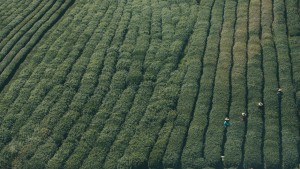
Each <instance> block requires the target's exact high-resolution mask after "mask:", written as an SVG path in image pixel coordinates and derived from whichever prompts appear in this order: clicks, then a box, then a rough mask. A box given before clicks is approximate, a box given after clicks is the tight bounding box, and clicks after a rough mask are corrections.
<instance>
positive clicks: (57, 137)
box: [29, 10, 116, 164]
mask: <svg viewBox="0 0 300 169" xmlns="http://www.w3.org/2000/svg"><path fill="white" fill-rule="evenodd" d="M104 11H105V10H104ZM91 12H92V11H91ZM98 18H99V17H98ZM100 18H101V17H100ZM95 19H96V18H95ZM98 20H99V19H98ZM97 22H99V21H97ZM89 23H92V22H89ZM89 27H90V28H91V30H95V29H96V28H97V24H96V25H95V26H89ZM87 30H88V31H89V30H90V29H87ZM88 31H87V32H84V33H86V35H89V34H90V33H92V32H90V33H89V32H88ZM91 36H93V34H91ZM87 37H90V36H87ZM89 42H90V41H89ZM85 47H87V48H88V47H89V46H85ZM88 50H92V49H89V48H88ZM84 56H85V52H83V54H82V55H81V57H80V58H79V60H77V62H76V64H75V65H74V66H73V67H72V71H71V72H70V74H69V75H68V78H67V80H66V82H65V87H66V89H67V88H74V89H75V90H76V91H77V90H78V89H77V88H78V86H79V84H80V79H81V78H80V77H81V76H82V75H80V72H82V73H84V71H85V68H84V67H85V66H84V63H86V64H87V63H88V60H87V61H86V62H85V61H84V58H85V57H84ZM89 56H90V55H87V57H89ZM110 56H111V57H113V56H116V55H115V54H111V55H110ZM77 64H78V65H77ZM77 66H78V67H77ZM76 74H77V75H76ZM69 82H70V83H69ZM113 82H114V81H113ZM113 82H112V83H113ZM76 93H79V92H78V91H77V92H76ZM76 99H77V98H76V95H75V97H73V100H72V102H71V104H70V105H69V109H68V111H69V112H70V113H71V114H72V113H73V112H72V111H74V112H75V114H76V115H72V118H73V121H72V120H70V121H69V123H66V122H65V120H64V117H66V119H68V118H67V117H68V116H69V113H67V114H65V115H64V117H62V119H61V120H60V121H59V122H58V123H57V125H56V126H55V128H54V129H53V135H52V136H51V138H52V139H50V143H51V141H52V140H53V141H54V142H55V143H56V145H57V146H60V145H61V143H62V141H63V140H64V139H65V138H66V134H67V133H68V132H69V130H70V129H71V127H72V125H73V124H74V123H75V122H76V120H77V119H78V118H79V116H80V114H78V113H77V111H80V109H81V108H82V106H83V104H82V102H81V101H82V99H81V98H80V95H79V100H76ZM73 103H74V104H73ZM80 105H81V106H80ZM78 106H80V107H78ZM50 143H45V144H44V145H47V144H50ZM44 145H42V146H40V147H39V149H37V151H36V153H35V156H37V157H39V156H38V155H36V154H40V153H44V152H43V151H42V150H43V146H44ZM39 150H41V151H39ZM53 152H55V151H53ZM48 154H49V153H48ZM35 156H33V157H32V159H31V161H32V164H35V160H36V159H35V158H34V157H35ZM50 157H51V156H50ZM47 158H49V157H48V156H46V157H45V158H43V160H44V162H47V161H48V160H49V159H47ZM65 158H67V157H65ZM40 160H41V159H40ZM29 162H30V161H29Z"/></svg>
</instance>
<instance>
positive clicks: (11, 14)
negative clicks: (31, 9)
mask: <svg viewBox="0 0 300 169" xmlns="http://www.w3.org/2000/svg"><path fill="white" fill-rule="evenodd" d="M31 2H32V1H31ZM28 6H30V1H22V2H20V1H17V0H15V1H5V2H3V3H1V6H0V16H1V17H0V18H1V21H2V22H1V23H0V28H1V30H2V28H5V26H7V25H8V24H9V23H10V22H11V21H13V20H14V18H15V17H16V16H17V15H18V14H20V13H22V12H23V11H24V9H26V7H28ZM6 20H7V21H6Z"/></svg>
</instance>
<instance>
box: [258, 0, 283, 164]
mask: <svg viewBox="0 0 300 169" xmlns="http://www.w3.org/2000/svg"><path fill="white" fill-rule="evenodd" d="M272 19H273V18H272V2H262V17H261V22H262V35H261V36H262V39H261V44H262V50H263V67H264V84H265V86H264V103H265V108H264V110H265V137H264V149H263V150H264V152H263V153H264V166H265V167H266V168H280V167H281V160H282V154H281V151H282V149H281V137H280V135H281V134H280V132H281V131H280V130H281V112H280V105H279V104H280V98H278V96H277V94H276V93H277V91H276V89H277V88H278V86H279V83H278V80H279V79H278V78H277V77H278V62H277V57H276V49H275V46H274V40H273V38H272V29H271V25H272Z"/></svg>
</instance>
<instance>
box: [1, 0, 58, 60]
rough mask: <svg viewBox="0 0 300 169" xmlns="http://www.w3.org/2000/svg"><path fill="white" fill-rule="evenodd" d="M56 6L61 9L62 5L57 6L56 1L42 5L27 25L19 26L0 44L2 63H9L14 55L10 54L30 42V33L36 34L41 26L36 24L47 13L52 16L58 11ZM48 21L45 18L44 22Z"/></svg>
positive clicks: (28, 20)
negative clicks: (10, 57)
mask: <svg viewBox="0 0 300 169" xmlns="http://www.w3.org/2000/svg"><path fill="white" fill-rule="evenodd" d="M56 6H57V7H59V6H60V4H59V3H57V4H56V5H55V2H54V1H49V2H48V3H46V4H42V5H41V6H40V7H39V8H37V10H36V11H34V12H33V13H32V18H28V19H27V20H26V21H27V22H25V23H26V24H25V25H18V26H17V28H16V29H14V31H11V32H9V33H10V34H9V35H8V36H6V37H5V38H4V39H3V40H2V41H1V43H0V48H1V57H0V60H1V61H2V62H5V61H7V59H9V56H11V55H12V54H9V53H12V52H15V53H17V52H18V51H19V50H20V49H21V48H22V47H24V46H25V44H26V42H28V41H29V39H28V38H30V37H31V36H32V34H29V32H30V33H33V34H34V32H35V31H36V30H37V29H38V28H39V27H40V26H41V25H38V24H37V23H36V22H39V21H40V20H41V19H42V18H43V17H44V16H45V14H46V13H47V11H49V12H50V13H49V14H50V15H51V14H52V13H51V12H54V11H56V10H57V8H56ZM50 9H51V10H50ZM49 14H48V15H49ZM47 19H48V18H45V20H43V21H47ZM29 30H32V31H29ZM25 35H26V36H25ZM25 37H27V38H25ZM7 62H9V61H7Z"/></svg>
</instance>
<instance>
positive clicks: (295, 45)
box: [289, 37, 300, 110]
mask: <svg viewBox="0 0 300 169" xmlns="http://www.w3.org/2000/svg"><path fill="white" fill-rule="evenodd" d="M299 44H300V38H299V37H291V38H289V45H290V50H291V59H292V63H293V78H294V79H293V83H294V87H295V88H296V92H297V94H296V99H297V107H298V110H299V109H300V97H299V96H300V95H299V94H300V78H299V77H300V70H299V69H300V68H299V66H297V65H300V59H299V57H297V56H298V55H299V54H300V45H299Z"/></svg>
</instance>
